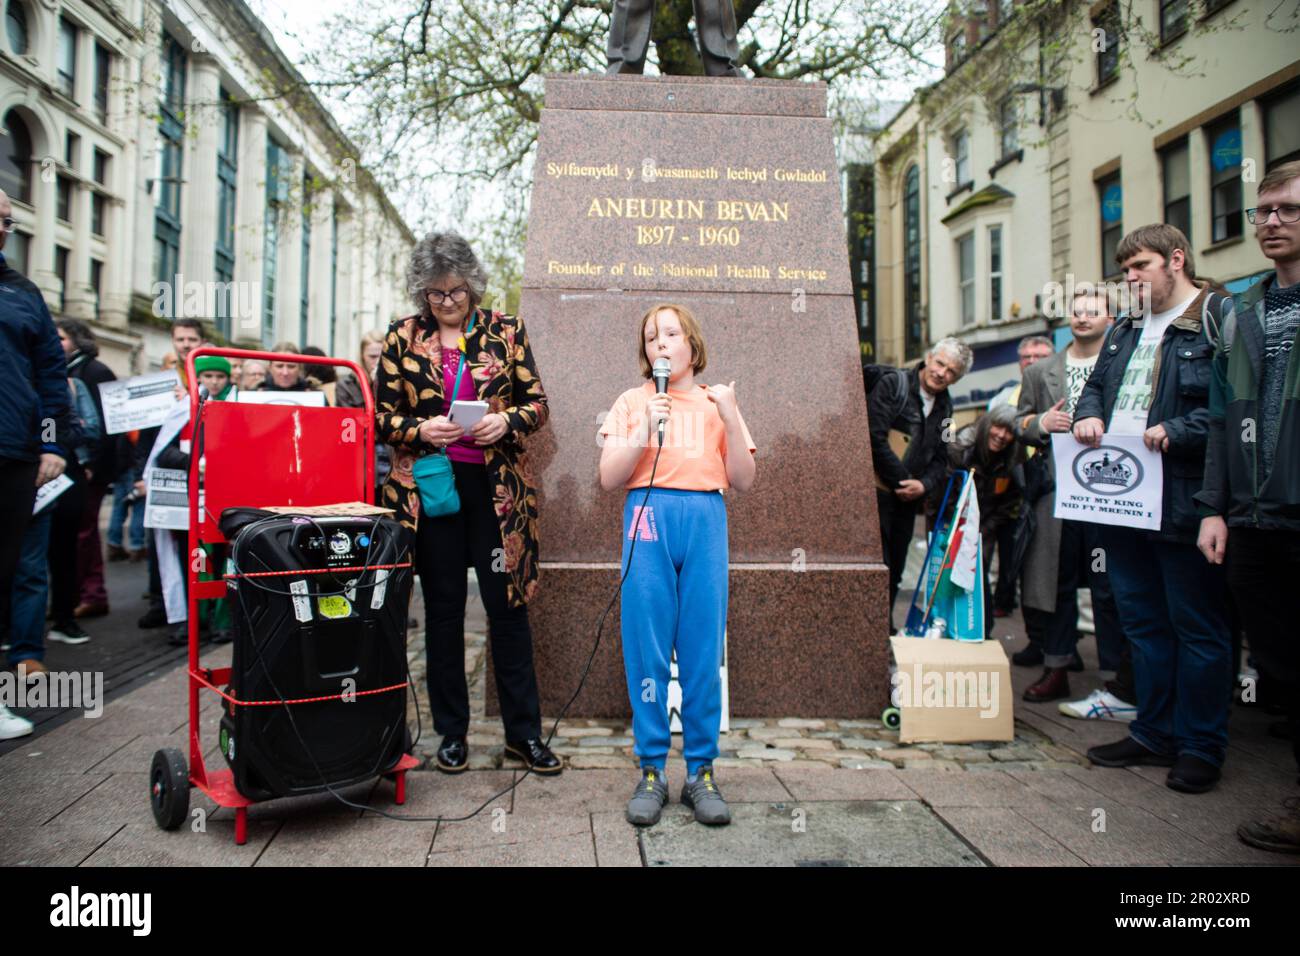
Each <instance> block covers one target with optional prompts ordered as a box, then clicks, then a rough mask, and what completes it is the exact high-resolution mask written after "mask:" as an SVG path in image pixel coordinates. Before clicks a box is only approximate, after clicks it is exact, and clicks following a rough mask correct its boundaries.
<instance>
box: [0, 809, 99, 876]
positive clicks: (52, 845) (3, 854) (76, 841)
mask: <svg viewBox="0 0 1300 956" xmlns="http://www.w3.org/2000/svg"><path fill="white" fill-rule="evenodd" d="M122 826H123V825H122V824H121V823H116V822H114V821H113V820H110V819H103V820H100V821H99V822H98V823H78V824H75V825H63V824H55V823H51V824H47V825H46V826H42V827H38V826H32V827H15V828H10V827H7V826H0V866H78V865H80V863H81V862H82V861H83V860H85V859H86V858H87V857H89V856H90V855H91V854H93V853H94V852H95V851H96V850H98V849H99V848H100V847H101V846H103V845H104V844H105V843H107V842H108V840H109V839H110V838H111V837H112V836H113V834H115V833H116V832H117V831H118V830H120V829H121V828H122Z"/></svg>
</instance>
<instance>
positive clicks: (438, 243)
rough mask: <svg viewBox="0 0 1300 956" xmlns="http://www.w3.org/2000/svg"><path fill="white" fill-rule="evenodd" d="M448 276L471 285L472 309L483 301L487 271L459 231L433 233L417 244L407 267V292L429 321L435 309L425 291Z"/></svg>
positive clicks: (470, 302) (470, 301)
mask: <svg viewBox="0 0 1300 956" xmlns="http://www.w3.org/2000/svg"><path fill="white" fill-rule="evenodd" d="M447 276H455V277H456V278H458V279H460V280H461V281H462V282H464V283H465V285H466V286H468V287H469V304H470V308H471V309H472V308H475V307H477V306H478V304H479V303H480V302H482V301H483V294H484V292H486V290H487V281H488V280H487V273H486V272H485V271H484V270H483V265H482V263H480V262H479V261H478V256H476V255H474V250H473V249H471V248H470V245H469V243H468V242H467V241H466V240H465V238H464V237H463V236H461V235H460V234H459V233H455V232H431V233H429V235H427V236H425V237H424V238H423V239H421V240H420V241H419V242H417V243H416V244H415V248H414V249H412V250H411V261H410V262H409V263H408V264H407V266H406V294H407V295H409V296H410V297H411V301H412V302H413V303H414V304H415V307H416V308H417V309H419V310H420V315H421V316H422V317H423V318H424V319H425V320H426V321H428V320H432V318H433V311H432V310H431V309H430V308H429V298H428V296H426V295H425V291H426V290H427V289H428V288H429V287H430V286H432V285H433V284H434V283H435V282H437V281H438V280H439V279H445V278H446V277H447Z"/></svg>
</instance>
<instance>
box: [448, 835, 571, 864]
mask: <svg viewBox="0 0 1300 956" xmlns="http://www.w3.org/2000/svg"><path fill="white" fill-rule="evenodd" d="M434 843H435V850H434V852H432V853H430V854H429V863H428V865H429V866H451V867H465V866H595V865H596V848H595V844H594V843H593V842H592V837H591V830H590V828H589V829H588V830H587V831H586V832H585V833H572V834H568V835H562V836H557V837H555V838H554V839H552V840H547V841H530V842H528V843H503V844H498V845H495V846H490V847H476V848H474V849H471V850H450V851H448V852H446V853H441V852H438V851H437V849H436V844H437V841H436V840H435V841H434Z"/></svg>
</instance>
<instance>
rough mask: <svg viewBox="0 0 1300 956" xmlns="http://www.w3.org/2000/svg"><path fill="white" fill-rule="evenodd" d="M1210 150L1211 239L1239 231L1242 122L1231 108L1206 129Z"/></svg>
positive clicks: (1234, 236) (1227, 236) (1231, 234)
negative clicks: (1240, 123) (1229, 112)
mask: <svg viewBox="0 0 1300 956" xmlns="http://www.w3.org/2000/svg"><path fill="white" fill-rule="evenodd" d="M1205 135H1206V139H1207V141H1208V143H1207V146H1208V149H1209V154H1210V214H1211V220H1210V223H1211V225H1210V241H1211V242H1223V241H1225V240H1227V239H1235V238H1236V237H1238V236H1240V235H1241V230H1242V225H1241V212H1242V202H1241V126H1240V125H1239V123H1238V120H1237V114H1236V113H1235V112H1234V113H1233V114H1232V115H1231V116H1229V117H1227V118H1226V119H1223V120H1220V121H1219V122H1217V123H1215V124H1214V125H1212V126H1209V127H1207V128H1206V130H1205Z"/></svg>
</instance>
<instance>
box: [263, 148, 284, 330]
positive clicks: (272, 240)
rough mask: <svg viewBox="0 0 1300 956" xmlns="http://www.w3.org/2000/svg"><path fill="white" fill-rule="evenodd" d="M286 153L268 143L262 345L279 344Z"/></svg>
mask: <svg viewBox="0 0 1300 956" xmlns="http://www.w3.org/2000/svg"><path fill="white" fill-rule="evenodd" d="M284 165H285V155H284V150H283V149H281V148H280V146H279V145H278V144H277V143H275V141H274V140H267V142H266V217H265V238H264V241H263V245H262V345H263V346H264V347H266V348H270V347H271V346H272V345H273V344H274V343H275V291H276V290H275V280H276V275H277V273H278V271H279V256H280V205H281V204H282V203H283V202H284V201H285V195H284V191H285V188H286V186H285V175H284V173H285V170H284Z"/></svg>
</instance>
